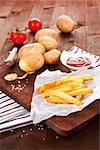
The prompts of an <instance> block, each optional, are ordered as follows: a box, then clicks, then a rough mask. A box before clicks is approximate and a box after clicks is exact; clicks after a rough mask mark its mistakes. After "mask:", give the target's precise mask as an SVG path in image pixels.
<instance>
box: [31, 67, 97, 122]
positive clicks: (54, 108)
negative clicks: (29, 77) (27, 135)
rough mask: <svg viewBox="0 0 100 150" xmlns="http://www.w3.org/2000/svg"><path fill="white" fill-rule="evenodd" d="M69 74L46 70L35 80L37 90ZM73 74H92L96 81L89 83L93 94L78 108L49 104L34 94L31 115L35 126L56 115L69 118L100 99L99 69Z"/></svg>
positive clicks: (72, 105) (73, 105)
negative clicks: (68, 116)
mask: <svg viewBox="0 0 100 150" xmlns="http://www.w3.org/2000/svg"><path fill="white" fill-rule="evenodd" d="M68 74H69V73H64V72H61V71H59V70H57V71H49V70H46V71H44V72H43V73H42V74H40V75H38V76H37V78H36V80H35V89H36V88H38V87H39V86H40V85H42V84H43V83H45V82H48V81H52V80H55V79H59V78H60V77H62V76H65V75H68ZM71 74H75V75H80V74H92V75H93V76H94V80H93V81H87V82H88V85H89V87H91V88H93V94H89V95H87V96H85V97H84V100H83V101H82V103H81V105H80V106H77V105H75V104H54V103H49V102H47V101H46V100H44V99H42V98H41V95H40V94H36V93H33V98H32V103H31V112H30V115H31V118H32V120H33V123H34V124H35V123H39V122H41V121H43V120H46V119H48V118H50V117H52V116H54V115H56V116H67V115H69V114H71V113H74V112H77V111H81V110H82V109H83V108H85V107H86V106H88V105H89V104H91V103H92V102H93V101H95V100H96V99H99V98H100V70H99V69H91V70H87V69H86V70H81V71H75V72H72V73H71Z"/></svg>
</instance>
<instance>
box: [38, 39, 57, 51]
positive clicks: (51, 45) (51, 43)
mask: <svg viewBox="0 0 100 150" xmlns="http://www.w3.org/2000/svg"><path fill="white" fill-rule="evenodd" d="M39 42H40V43H41V44H42V45H43V46H44V47H45V49H46V50H47V51H49V50H51V49H56V48H57V41H56V40H55V39H54V38H52V37H50V36H43V37H40V38H39Z"/></svg>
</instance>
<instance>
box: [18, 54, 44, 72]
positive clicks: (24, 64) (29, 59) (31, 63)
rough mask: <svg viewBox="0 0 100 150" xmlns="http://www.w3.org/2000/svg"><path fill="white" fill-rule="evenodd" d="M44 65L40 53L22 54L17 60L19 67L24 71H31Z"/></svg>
mask: <svg viewBox="0 0 100 150" xmlns="http://www.w3.org/2000/svg"><path fill="white" fill-rule="evenodd" d="M43 65H44V58H43V56H42V54H41V53H39V52H33V53H28V54H26V55H23V56H22V58H21V59H20V61H19V67H20V69H21V70H23V71H25V72H33V71H36V70H38V69H40V68H41V67H42V66H43Z"/></svg>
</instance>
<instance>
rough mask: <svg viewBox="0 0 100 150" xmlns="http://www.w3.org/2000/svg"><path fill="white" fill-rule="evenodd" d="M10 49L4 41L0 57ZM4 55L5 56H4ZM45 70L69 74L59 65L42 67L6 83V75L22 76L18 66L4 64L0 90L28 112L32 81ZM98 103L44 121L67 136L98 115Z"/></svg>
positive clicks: (8, 42) (10, 46) (1, 67)
mask: <svg viewBox="0 0 100 150" xmlns="http://www.w3.org/2000/svg"><path fill="white" fill-rule="evenodd" d="M11 48H12V45H11V43H10V41H9V39H7V40H6V43H5V44H4V47H3V52H2V51H1V55H0V57H1V58H2V56H4V53H5V54H6V55H7V53H8V50H9V49H11ZM6 55H5V56H6ZM45 69H49V70H58V69H59V70H61V71H64V72H69V69H67V68H66V67H64V66H63V65H62V64H61V63H59V64H57V65H54V66H51V65H48V66H44V67H43V68H42V69H40V70H39V71H38V72H36V73H35V74H31V75H29V76H28V77H27V78H26V79H24V80H20V81H19V80H16V81H13V82H7V81H5V80H4V79H3V76H4V75H5V74H6V73H10V72H16V73H18V75H22V74H23V72H22V71H21V70H20V69H19V67H18V64H17V63H16V64H15V65H14V66H13V67H7V66H6V65H5V64H4V63H1V65H0V90H3V91H4V92H6V94H8V95H9V96H11V97H12V98H14V99H15V100H16V101H17V102H18V103H20V104H21V105H22V106H24V107H25V108H26V109H27V110H30V106H31V100H32V94H33V91H34V80H35V78H36V75H37V74H40V73H41V72H43V71H44V70H45ZM18 87H21V90H18ZM98 106H99V101H95V102H94V103H92V104H91V105H89V106H88V107H86V108H85V109H83V110H82V111H81V112H77V113H73V114H70V115H69V116H67V117H56V116H54V117H52V118H50V119H48V120H46V121H45V123H46V124H47V125H49V126H50V127H51V128H52V129H53V130H55V131H56V132H57V133H58V134H60V135H62V136H67V135H69V134H72V133H76V131H78V130H80V129H81V128H83V127H84V126H85V125H86V124H87V123H89V122H90V120H92V119H94V118H95V117H96V116H97V115H98V113H99V109H98Z"/></svg>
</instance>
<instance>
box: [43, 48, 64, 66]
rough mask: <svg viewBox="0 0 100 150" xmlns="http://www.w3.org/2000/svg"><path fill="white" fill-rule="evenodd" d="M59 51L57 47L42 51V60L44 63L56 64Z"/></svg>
mask: <svg viewBox="0 0 100 150" xmlns="http://www.w3.org/2000/svg"><path fill="white" fill-rule="evenodd" d="M60 54H61V52H60V51H59V50H57V49H52V50H51V51H48V52H46V53H44V55H43V56H44V60H45V63H46V64H57V63H58V62H59V57H60Z"/></svg>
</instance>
